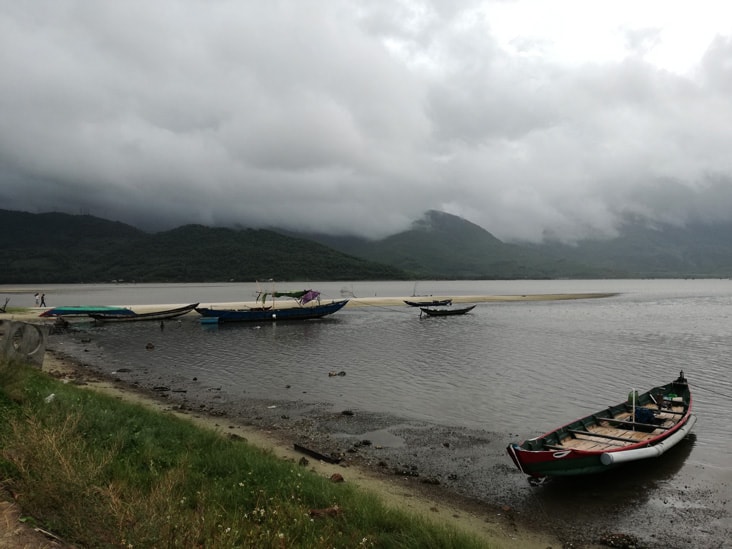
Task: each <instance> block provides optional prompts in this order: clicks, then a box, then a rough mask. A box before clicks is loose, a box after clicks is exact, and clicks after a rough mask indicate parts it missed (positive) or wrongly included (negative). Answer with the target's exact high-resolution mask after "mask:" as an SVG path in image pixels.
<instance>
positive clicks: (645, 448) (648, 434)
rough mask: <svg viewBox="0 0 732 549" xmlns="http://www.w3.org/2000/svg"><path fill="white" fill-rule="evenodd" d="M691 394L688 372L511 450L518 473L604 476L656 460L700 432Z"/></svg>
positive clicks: (632, 394)
mask: <svg viewBox="0 0 732 549" xmlns="http://www.w3.org/2000/svg"><path fill="white" fill-rule="evenodd" d="M695 423H696V416H694V415H693V414H692V413H691V392H690V391H689V384H688V382H687V381H686V378H685V377H684V372H683V371H682V372H681V373H680V374H679V377H678V378H677V379H676V380H674V381H672V382H671V383H667V384H666V385H660V386H658V387H654V388H652V389H650V390H648V391H646V392H645V393H643V394H638V393H637V391H631V393H630V394H629V395H628V399H627V400H626V401H624V402H621V403H620V404H616V405H614V406H609V407H608V408H604V409H602V410H600V411H599V412H596V413H594V414H590V415H588V416H585V417H583V418H580V419H577V420H575V421H573V422H571V423H568V424H567V425H564V426H562V427H559V428H558V429H555V430H553V431H550V432H548V433H545V434H543V435H541V436H539V437H536V438H532V439H529V440H526V441H524V442H522V443H520V444H509V445H508V448H507V451H508V455H509V456H511V459H512V460H513V462H514V463H515V464H516V467H518V468H519V470H520V471H521V472H523V473H526V474H527V475H530V476H531V477H539V478H540V477H550V476H568V475H584V474H590V473H599V472H602V471H607V470H609V469H611V468H614V467H616V466H618V465H620V464H622V463H626V462H630V461H637V460H641V459H650V458H655V457H658V456H660V455H662V454H663V453H665V452H666V451H667V450H668V449H669V448H672V447H673V446H675V445H676V444H678V443H679V442H680V441H681V440H682V439H683V438H684V437H685V436H686V435H687V434H689V432H690V431H691V429H692V428H693V427H694V424H695Z"/></svg>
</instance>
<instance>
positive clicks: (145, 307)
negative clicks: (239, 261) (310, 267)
mask: <svg viewBox="0 0 732 549" xmlns="http://www.w3.org/2000/svg"><path fill="white" fill-rule="evenodd" d="M11 293H12V292H11ZM616 295H618V293H617V292H584V293H566V294H514V295H508V294H507V295H466V296H450V295H429V296H401V297H400V296H393V297H344V298H343V299H348V303H347V304H346V306H345V308H357V307H393V306H397V307H404V308H405V309H410V308H413V307H410V306H409V305H407V304H406V303H404V301H405V300H411V301H418V300H420V299H423V300H433V299H452V301H453V303H501V302H520V301H564V300H578V299H602V298H607V297H613V296H616ZM322 301H323V302H330V301H340V299H332V300H331V299H324V300H322ZM278 303H279V304H282V305H285V306H290V303H288V302H285V301H281V302H278ZM66 305H68V304H66ZM105 305H108V306H112V307H128V308H131V309H133V310H134V311H135V312H137V313H147V312H153V311H156V310H161V309H171V308H175V307H181V306H184V305H188V303H168V304H105ZM199 305H200V306H201V307H210V308H215V309H242V308H250V307H256V306H260V305H261V303H256V302H254V301H231V302H216V303H211V302H201V303H200V304H199ZM55 306H65V305H64V304H58V305H55ZM52 308H53V307H23V308H19V309H21V310H20V311H12V309H13V307H12V306H10V309H11V311H10V312H5V313H0V320H19V321H24V322H30V321H36V322H42V323H49V321H50V322H53V321H54V320H55V317H41V316H40V314H41V313H43V312H44V311H48V310H50V309H52ZM197 315H198V313H196V312H195V311H193V312H190V313H187V314H186V315H185V316H193V317H195V316H197ZM65 318H67V319H73V318H74V317H65ZM77 318H83V319H85V320H88V319H89V317H88V316H83V317H77ZM179 318H182V317H179Z"/></svg>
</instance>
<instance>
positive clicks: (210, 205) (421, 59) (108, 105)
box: [0, 0, 732, 240]
mask: <svg viewBox="0 0 732 549" xmlns="http://www.w3.org/2000/svg"><path fill="white" fill-rule="evenodd" d="M610 4H612V6H614V7H618V9H620V8H622V7H623V6H625V7H632V6H631V4H626V3H624V2H620V4H618V3H607V5H605V4H601V6H602V5H604V6H605V7H608V8H609V7H610ZM659 5H660V4H659ZM524 7H525V9H527V10H536V9H538V8H539V7H540V5H539V4H535V3H533V2H532V0H519V1H517V2H500V1H494V2H490V1H489V2H471V1H465V2H439V1H434V2H420V1H403V2H370V3H366V4H364V3H358V2H321V1H315V0H311V1H303V2H294V1H285V0H283V1H276V2H268V3H259V4H258V3H254V4H251V3H239V2H234V1H223V0H222V1H211V2H194V1H184V0H161V1H159V2H154V3H149V2H141V1H130V2H123V3H119V2H106V1H90V0H88V1H83V0H79V1H72V0H66V1H60V2H53V3H36V2H14V1H11V0H0V68H1V69H2V73H3V75H4V78H3V81H2V84H1V85H0V109H1V110H0V112H2V115H0V208H5V209H19V210H27V211H33V212H41V211H48V210H59V211H67V212H70V213H78V212H84V213H92V214H94V215H99V216H102V217H107V218H111V219H117V220H121V221H125V222H128V223H132V224H135V225H138V226H141V227H143V228H148V229H162V228H169V227H173V226H177V225H181V224H184V223H204V224H208V225H233V224H239V225H243V226H261V227H267V226H282V227H288V228H292V229H303V230H313V231H325V232H341V233H342V232H349V233H357V234H362V235H367V236H384V235H386V234H389V233H391V232H394V231H397V230H400V229H403V228H405V227H406V226H408V224H409V223H410V221H411V220H413V219H415V218H417V217H418V216H420V215H421V214H422V213H423V212H424V211H425V210H427V209H442V210H446V211H449V212H451V213H455V214H457V215H461V216H463V217H466V218H467V219H469V220H470V221H473V222H475V223H477V224H479V225H481V226H482V227H484V228H486V229H487V230H489V231H491V232H493V233H494V234H496V236H498V237H500V238H504V239H516V238H526V239H534V240H535V239H539V238H541V236H542V234H544V233H545V232H547V231H548V232H551V233H552V234H556V235H559V236H561V237H562V238H566V239H570V240H571V239H573V238H577V237H579V236H581V235H583V234H588V232H590V233H611V232H612V231H613V230H615V229H616V228H617V226H618V223H620V221H621V220H622V219H623V217H624V216H625V215H626V214H629V213H633V214H640V215H645V216H648V217H649V218H650V219H657V220H668V219H673V220H676V221H684V220H691V219H710V220H712V219H714V220H718V219H720V218H726V217H727V216H728V215H732V214H728V213H727V212H732V208H730V206H732V203H731V202H732V196H731V193H730V192H729V191H728V190H727V189H729V181H730V174H731V171H732V166H731V165H730V160H729V158H728V154H727V151H726V148H727V143H729V142H730V137H732V135H731V134H732V130H731V129H730V128H729V127H728V124H726V120H729V119H730V116H731V115H732V112H730V111H731V110H732V104H731V103H730V101H729V99H728V97H729V92H730V88H732V76H731V74H732V71H731V70H730V68H729V59H730V56H732V46H731V45H730V38H729V36H728V35H724V34H718V33H717V32H715V31H713V30H709V29H701V30H699V29H696V30H695V32H696V33H697V34H699V33H702V34H701V35H700V36H697V37H696V42H694V43H702V44H706V47H707V51H706V52H701V53H700V54H699V56H698V58H697V59H696V61H695V63H694V64H693V65H692V66H691V67H690V68H688V69H684V70H681V69H676V68H674V67H668V66H664V65H663V64H662V63H659V62H656V61H655V60H654V59H655V58H654V57H653V56H654V55H655V54H656V53H657V52H659V51H661V49H662V48H663V47H667V46H669V44H671V45H673V44H672V41H673V40H677V38H674V37H669V36H670V35H669V32H668V31H669V29H668V28H666V27H665V26H664V25H666V24H667V22H666V21H665V20H659V22H658V24H657V25H655V24H649V22H648V21H645V20H644V21H643V22H641V23H638V24H634V23H633V20H632V14H631V19H628V21H627V22H626V23H625V24H624V26H622V28H620V29H619V30H618V36H619V42H620V43H621V44H622V45H623V47H624V48H625V50H624V52H621V54H620V55H618V54H617V53H616V55H615V56H614V57H612V56H606V55H604V54H603V53H602V52H600V50H597V51H594V50H593V51H590V50H591V48H590V46H597V45H598V44H600V40H599V38H598V40H597V43H587V46H588V48H587V49H588V51H587V52H586V58H583V59H579V60H578V59H576V58H573V59H565V58H563V57H562V55H560V54H557V53H556V52H555V51H554V50H553V49H552V48H553V47H554V46H555V45H556V41H557V40H558V38H557V36H559V37H560V38H561V37H562V36H563V35H562V33H565V34H570V33H572V32H575V31H576V32H578V33H579V32H580V31H582V32H586V31H587V29H581V28H580V27H579V26H577V27H572V26H568V27H567V28H566V30H565V29H564V28H561V29H560V34H559V35H557V34H552V33H551V32H549V31H551V30H552V29H550V28H549V24H550V23H551V22H550V21H547V23H546V24H547V32H546V33H538V32H537V30H536V29H531V30H528V29H527V30H525V31H524V30H522V29H519V31H520V32H519V31H517V32H516V33H515V35H513V34H511V33H508V34H509V35H510V36H509V39H508V40H506V39H504V38H502V32H503V31H505V30H506V28H508V25H509V23H510V20H509V19H506V16H505V14H506V13H507V12H506V11H505V10H520V9H524ZM570 8H572V2H564V1H560V2H559V3H558V5H557V9H558V10H561V9H570ZM574 8H575V9H576V8H577V6H576V5H575V6H574ZM668 11H669V10H665V11H664V12H663V13H664V14H667V12H668ZM722 11H724V9H723V8H722ZM659 13H661V12H660V11H659ZM518 15H519V16H520V13H518ZM682 15H683V14H682ZM724 15H725V14H724V13H719V14H718V19H719V20H720V22H721V21H724V20H725V19H724V17H723V16H724ZM515 20H518V21H523V19H521V17H518V16H517V17H516V19H515ZM525 20H526V21H529V19H528V18H527V19H525ZM560 21H561V20H560ZM588 25H589V23H588ZM585 26H587V25H585ZM690 32H691V31H690ZM704 33H706V34H704ZM504 34H505V33H504ZM581 36H584V35H581ZM597 36H598V37H599V36H600V31H599V29H598V31H597ZM687 38H690V37H687ZM700 41H701V42H700ZM688 43H691V42H690V41H689V42H687V46H688ZM579 49H581V48H579ZM688 49H689V48H688V47H687V50H688ZM576 50H577V48H575V50H573V51H576ZM580 53H582V52H580ZM702 54H704V55H702Z"/></svg>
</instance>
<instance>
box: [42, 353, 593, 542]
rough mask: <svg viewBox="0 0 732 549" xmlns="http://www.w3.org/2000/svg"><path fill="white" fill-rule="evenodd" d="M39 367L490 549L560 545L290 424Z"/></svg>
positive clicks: (79, 369) (64, 365)
mask: <svg viewBox="0 0 732 549" xmlns="http://www.w3.org/2000/svg"><path fill="white" fill-rule="evenodd" d="M42 369H43V371H44V372H46V373H48V374H49V375H51V376H52V377H54V378H56V379H58V380H59V381H61V382H64V383H74V384H77V385H80V386H82V387H84V388H88V389H89V390H94V391H99V392H102V393H104V394H106V395H108V396H111V397H113V398H118V399H121V400H123V401H125V402H129V403H133V404H138V405H142V406H145V407H147V408H150V409H153V410H155V411H158V412H160V413H165V414H172V415H174V416H176V417H179V418H182V419H185V420H187V421H191V422H192V423H193V424H195V425H197V426H199V427H201V428H204V429H209V430H212V431H214V432H217V433H219V434H220V435H222V436H239V437H241V438H243V439H245V440H246V441H247V442H248V443H250V444H252V445H254V446H256V447H259V448H262V449H264V450H267V451H270V452H272V455H274V456H275V457H277V458H279V459H283V460H288V461H292V462H298V461H299V460H301V459H302V458H303V457H305V458H306V459H307V460H308V468H309V469H310V470H311V471H312V472H314V473H315V474H317V475H320V476H324V477H330V476H331V475H333V474H334V473H338V474H340V475H342V476H343V477H344V478H345V481H346V482H349V483H352V484H354V485H355V486H356V487H357V488H358V489H359V490H361V489H363V490H367V491H369V492H372V493H374V494H375V495H377V496H378V497H379V499H381V500H382V501H383V502H384V503H386V504H387V505H389V506H393V507H396V508H399V509H401V510H406V511H409V512H411V513H414V514H417V515H421V516H423V517H425V518H427V519H428V520H430V521H433V522H436V523H438V524H445V525H449V526H452V527H454V528H456V529H457V530H461V531H465V532H468V533H470V534H473V535H476V536H478V537H480V538H481V539H484V540H485V541H486V543H488V544H489V545H490V546H491V547H492V548H493V549H501V548H505V549H511V548H516V549H546V548H549V547H560V546H562V542H561V541H560V540H559V539H558V538H557V537H556V536H554V535H552V534H551V533H549V532H546V531H542V530H541V529H539V528H531V527H529V526H527V525H523V524H519V521H517V517H515V516H513V514H512V510H511V509H510V508H508V507H506V506H502V505H500V504H494V505H486V504H485V503H481V502H475V501H471V500H470V499H469V498H465V497H461V496H459V495H457V494H452V493H450V492H449V490H446V489H443V488H441V487H440V486H439V485H435V484H432V483H431V482H429V481H427V480H425V479H422V480H420V479H419V478H417V477H413V476H410V475H395V474H385V473H384V472H383V471H382V470H380V469H381V468H380V467H378V466H377V467H376V468H374V467H373V465H371V466H369V464H368V461H364V460H361V459H358V458H355V459H343V460H342V461H341V462H340V463H330V462H329V461H327V460H324V459H315V458H314V457H312V456H309V455H306V454H304V453H302V452H299V451H297V450H296V449H295V444H296V443H297V441H298V440H299V439H300V438H301V437H297V436H296V435H295V431H297V428H296V427H295V428H293V429H292V430H291V429H282V428H278V426H276V425H270V426H269V427H268V428H267V427H262V426H257V425H255V424H253V423H251V422H248V421H246V420H242V418H240V417H229V416H228V415H226V414H225V415H217V414H210V413H206V411H194V410H191V409H189V408H188V407H186V406H182V405H180V404H175V403H173V402H171V401H170V400H169V399H167V398H165V397H161V396H160V395H159V394H156V393H154V392H153V391H150V390H149V389H144V388H141V387H138V386H134V385H131V384H128V383H125V382H123V381H120V380H119V379H114V378H112V377H110V376H107V375H105V374H102V373H100V372H98V371H96V370H93V369H92V368H90V367H88V366H87V365H85V364H83V363H81V362H80V361H78V360H76V359H74V358H72V357H69V356H66V355H64V354H62V353H59V352H57V351H54V350H48V351H47V352H46V355H45V357H44V362H43V367H42ZM585 547H588V548H589V547H590V546H585Z"/></svg>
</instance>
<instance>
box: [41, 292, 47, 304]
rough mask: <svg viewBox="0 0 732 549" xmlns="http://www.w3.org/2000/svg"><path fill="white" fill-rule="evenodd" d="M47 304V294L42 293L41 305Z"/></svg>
mask: <svg viewBox="0 0 732 549" xmlns="http://www.w3.org/2000/svg"><path fill="white" fill-rule="evenodd" d="M45 306H46V294H41V307H45Z"/></svg>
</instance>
